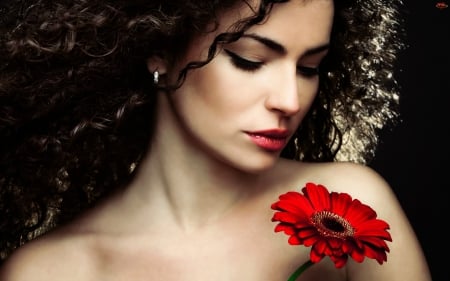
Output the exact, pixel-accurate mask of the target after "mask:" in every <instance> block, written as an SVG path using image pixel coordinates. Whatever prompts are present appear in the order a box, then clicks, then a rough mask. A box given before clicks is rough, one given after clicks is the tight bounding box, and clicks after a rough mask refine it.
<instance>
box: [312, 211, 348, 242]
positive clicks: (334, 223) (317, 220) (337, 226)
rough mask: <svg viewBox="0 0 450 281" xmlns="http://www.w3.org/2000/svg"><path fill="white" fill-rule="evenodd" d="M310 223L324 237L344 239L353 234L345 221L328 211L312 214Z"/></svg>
mask: <svg viewBox="0 0 450 281" xmlns="http://www.w3.org/2000/svg"><path fill="white" fill-rule="evenodd" d="M311 221H312V223H313V225H314V226H315V227H316V229H317V231H319V233H320V234H322V235H323V236H326V237H335V238H340V239H345V238H347V237H349V236H353V234H354V233H355V230H354V229H353V227H352V225H351V224H350V223H349V222H348V221H347V220H346V219H344V218H343V217H341V216H339V215H336V214H335V213H332V212H330V211H320V212H316V213H314V214H313V215H312V216H311Z"/></svg>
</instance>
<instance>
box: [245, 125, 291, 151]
mask: <svg viewBox="0 0 450 281" xmlns="http://www.w3.org/2000/svg"><path fill="white" fill-rule="evenodd" d="M246 133H247V135H248V136H249V137H250V139H251V140H252V141H253V143H255V144H256V145H257V146H259V147H261V148H263V149H264V150H268V151H280V150H282V149H283V148H284V146H285V145H286V143H287V140H288V136H289V132H288V131H287V130H284V129H271V130H263V131H253V132H246Z"/></svg>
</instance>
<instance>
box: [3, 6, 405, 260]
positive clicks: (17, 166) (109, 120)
mask: <svg viewBox="0 0 450 281" xmlns="http://www.w3.org/2000/svg"><path fill="white" fill-rule="evenodd" d="M291 1H295V0H291ZM243 2H247V0H209V1H207V0H203V1H200V0H191V1H189V0H115V1H107V0H89V1H88V0H70V1H69V0H58V1H55V0H22V1H19V0H9V1H6V2H4V3H3V4H0V5H4V6H0V23H1V27H0V61H1V64H0V212H1V214H2V219H1V221H0V257H1V259H4V258H6V256H7V255H8V254H9V253H10V252H11V251H12V250H13V249H14V248H16V247H18V246H20V245H21V244H23V243H25V242H27V241H28V240H30V239H33V238H34V237H36V236H38V235H41V234H43V233H44V232H46V231H48V230H49V229H51V228H53V227H55V226H57V225H60V224H63V223H65V222H67V221H69V220H70V219H71V218H73V217H74V216H75V215H77V214H79V213H80V212H82V211H84V210H86V209H87V208H89V207H90V206H92V205H93V204H94V203H95V202H96V201H97V200H99V199H100V198H103V197H105V196H107V195H109V194H110V193H111V192H113V191H114V190H117V189H119V188H122V187H124V186H125V185H126V184H127V183H128V182H129V181H130V180H131V179H132V177H133V171H134V170H135V169H134V168H135V167H136V166H137V165H139V161H140V159H141V157H142V156H143V155H144V154H145V153H146V151H147V146H148V143H149V141H150V139H151V137H152V131H153V126H154V123H155V115H154V113H155V111H156V110H157V109H156V108H155V97H156V95H155V92H156V90H157V89H156V88H155V85H154V84H153V83H152V78H151V77H150V75H149V73H148V70H147V68H146V65H145V60H146V58H149V57H151V56H160V57H163V58H164V59H166V60H167V61H169V62H175V61H176V60H177V59H178V58H179V57H181V56H182V55H183V52H184V50H186V47H187V45H188V44H189V42H190V40H191V39H192V38H193V36H195V35H198V34H201V33H204V32H210V31H212V30H211V29H210V28H209V27H210V26H211V23H216V24H217V23H218V21H217V15H218V13H219V12H220V11H224V10H226V9H229V8H230V7H233V6H234V5H237V4H239V3H243ZM277 2H285V1H270V0H267V1H266V0H264V1H261V4H260V7H259V9H258V10H256V11H255V14H254V15H253V16H251V17H249V18H246V19H243V20H242V21H240V22H238V23H237V24H236V26H235V29H234V32H230V33H226V34H220V35H219V36H218V37H216V40H215V41H214V43H213V44H212V45H211V47H210V52H209V57H208V59H207V60H206V61H204V62H191V63H190V64H188V65H187V66H186V67H185V68H184V69H183V71H182V72H181V73H180V79H179V83H178V84H177V85H170V87H178V86H179V85H180V84H181V83H182V82H183V78H184V77H185V75H186V73H187V72H188V71H189V70H190V69H192V68H196V67H201V66H203V65H204V64H206V63H208V62H209V61H210V60H211V59H213V57H214V55H215V51H216V49H217V46H218V45H220V44H223V43H227V42H231V41H234V40H237V39H238V38H239V37H240V36H241V35H242V34H243V32H245V30H246V29H247V28H248V27H250V26H252V25H254V24H256V23H259V22H261V21H263V20H264V19H265V17H266V15H267V14H268V13H269V12H270V9H271V7H272V5H273V4H274V3H277ZM400 4H401V3H400V1H393V0H389V1H382V0H367V1H359V0H354V1H352V0H339V1H335V19H334V21H335V22H334V27H333V31H332V38H331V49H330V52H329V54H328V56H327V57H326V59H325V60H324V62H323V64H322V65H321V70H320V72H321V73H320V85H319V93H318V95H317V98H316V100H315V101H314V104H313V106H312V108H311V110H310V112H309V113H308V115H307V116H306V117H305V119H304V120H303V122H302V124H301V126H300V127H299V128H298V130H297V132H296V135H295V137H294V138H293V139H292V140H291V142H290V143H289V144H288V146H287V147H286V148H285V150H284V151H283V153H282V156H283V157H286V158H291V159H296V160H304V161H336V160H347V161H354V162H361V163H365V162H367V161H370V159H371V157H372V156H373V151H374V149H375V146H376V144H377V134H378V130H380V129H381V128H383V127H386V126H387V125H393V124H395V122H396V120H397V115H398V113H397V112H398V108H397V107H398V87H397V84H396V81H395V79H394V76H393V69H394V66H395V58H396V56H397V53H398V52H399V51H400V50H401V49H402V47H403V45H402V43H401V42H402V40H400V39H401V34H402V32H401V31H402V29H401V22H400V17H399V15H398V6H399V5H400ZM213 26H214V25H213Z"/></svg>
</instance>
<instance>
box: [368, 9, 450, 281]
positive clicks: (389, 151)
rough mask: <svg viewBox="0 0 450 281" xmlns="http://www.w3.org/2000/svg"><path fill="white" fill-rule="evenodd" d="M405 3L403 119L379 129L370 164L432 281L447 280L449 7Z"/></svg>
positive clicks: (400, 72)
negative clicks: (398, 207)
mask: <svg viewBox="0 0 450 281" xmlns="http://www.w3.org/2000/svg"><path fill="white" fill-rule="evenodd" d="M404 2H405V5H404V13H405V15H406V26H405V27H406V32H407V44H408V48H407V49H406V50H404V51H402V53H401V56H400V64H399V66H398V71H397V77H398V80H399V84H400V85H401V87H402V90H401V96H400V98H401V114H402V115H401V116H402V119H403V123H401V124H400V125H399V126H397V127H396V128H395V129H393V130H389V131H387V130H386V131H385V132H384V133H383V135H382V139H381V143H380V145H379V147H378V151H377V154H376V158H375V159H374V161H373V162H372V163H370V166H372V167H373V168H374V169H375V170H377V171H378V172H379V173H380V174H381V175H382V176H384V177H385V179H386V180H387V181H388V182H389V183H390V184H391V186H392V188H393V189H394V191H395V193H396V194H397V196H398V198H399V200H400V203H401V204H402V206H403V208H404V209H405V211H406V214H407V215H408V217H409V219H410V220H411V223H412V225H413V227H414V229H415V231H416V234H417V235H418V238H419V240H420V242H421V244H422V248H423V250H424V252H425V255H426V258H427V260H428V263H429V266H430V269H431V273H432V277H433V281H449V280H450V258H449V256H448V253H449V250H450V249H449V243H450V241H447V240H448V238H449V237H450V232H449V231H448V226H449V224H448V222H450V219H449V218H448V217H447V216H448V215H449V214H450V208H449V205H450V202H449V201H450V200H449V199H450V196H449V195H448V194H449V188H450V178H449V177H450V169H449V168H448V166H449V163H445V162H448V160H449V159H450V142H449V133H450V117H449V115H450V102H449V101H450V97H449V96H450V71H449V68H450V44H449V43H448V41H449V40H450V7H448V8H446V9H442V10H440V9H438V8H436V3H438V2H443V3H446V4H447V5H450V1H432V0H405V1H404ZM402 281H403V280H402ZM405 281H406V280H405Z"/></svg>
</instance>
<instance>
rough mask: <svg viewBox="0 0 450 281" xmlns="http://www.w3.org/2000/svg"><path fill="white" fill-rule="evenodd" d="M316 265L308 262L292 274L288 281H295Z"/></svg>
mask: <svg viewBox="0 0 450 281" xmlns="http://www.w3.org/2000/svg"><path fill="white" fill-rule="evenodd" d="M313 264H314V263H313V262H312V261H311V260H308V261H307V262H305V263H304V264H302V265H301V266H300V267H299V268H297V270H296V271H295V272H294V273H292V275H291V277H289V279H288V281H295V280H297V278H298V277H299V276H300V274H302V273H303V271H305V270H307V269H308V268H309V267H310V266H311V265H313Z"/></svg>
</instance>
